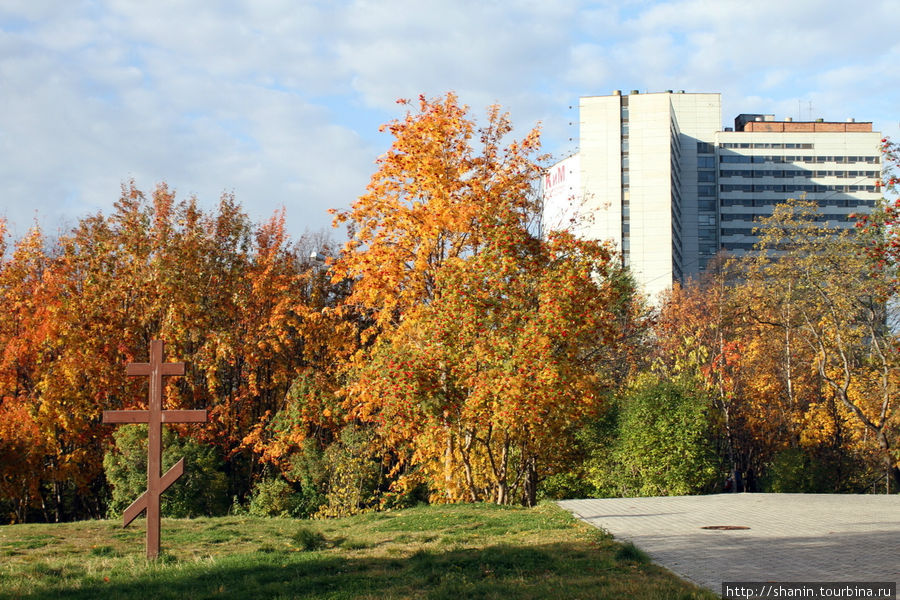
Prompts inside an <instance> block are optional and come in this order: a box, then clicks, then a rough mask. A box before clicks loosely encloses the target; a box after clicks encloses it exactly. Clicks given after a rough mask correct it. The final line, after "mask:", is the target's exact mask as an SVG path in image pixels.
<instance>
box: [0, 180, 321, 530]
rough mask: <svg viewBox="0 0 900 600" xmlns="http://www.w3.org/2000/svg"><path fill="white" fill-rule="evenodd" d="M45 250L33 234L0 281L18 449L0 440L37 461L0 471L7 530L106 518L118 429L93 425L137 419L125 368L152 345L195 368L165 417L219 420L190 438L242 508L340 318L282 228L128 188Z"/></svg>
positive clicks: (134, 386) (178, 382)
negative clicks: (327, 317) (26, 507)
mask: <svg viewBox="0 0 900 600" xmlns="http://www.w3.org/2000/svg"><path fill="white" fill-rule="evenodd" d="M45 245H46V244H45V242H44V240H43V238H42V237H41V235H40V232H38V231H34V232H32V233H31V234H30V235H29V236H26V238H24V239H23V240H21V241H20V242H19V244H18V245H17V247H16V250H15V252H14V253H13V254H12V256H11V257H10V258H9V259H8V260H5V261H4V262H3V264H2V265H0V269H2V270H0V295H2V300H3V305H4V306H5V307H6V310H4V311H3V314H2V315H0V336H2V339H0V347H2V348H3V349H4V350H3V357H2V362H0V398H2V402H3V404H2V406H0V431H4V432H5V431H7V430H10V431H16V436H17V437H7V436H6V435H4V436H3V437H2V440H3V441H2V442H0V444H2V450H0V451H2V452H11V453H15V452H16V451H17V450H16V449H20V448H23V447H28V448H31V449H32V450H30V451H29V452H30V453H25V454H23V455H22V458H18V459H17V460H16V461H9V462H7V461H3V462H2V464H0V470H2V471H3V476H2V481H3V486H4V487H3V489H2V490H0V491H2V494H3V499H8V501H12V502H13V504H15V507H16V513H17V515H16V516H15V517H14V518H17V519H20V520H21V519H22V518H24V517H25V512H23V510H21V508H20V507H21V505H22V503H23V502H25V501H26V499H27V503H30V505H31V507H32V508H34V507H35V506H38V507H43V508H44V511H45V514H44V518H55V519H61V518H70V517H73V516H87V515H101V514H102V512H103V505H102V501H101V498H102V496H103V494H102V492H103V486H104V485H105V483H104V479H103V477H102V456H103V453H104V452H105V450H106V449H107V448H108V446H109V435H110V433H111V429H112V428H110V427H106V426H103V425H101V424H100V415H101V412H102V411H103V410H104V409H121V408H125V407H129V406H138V407H139V406H141V403H142V402H143V398H145V397H146V395H145V394H142V393H141V392H140V386H141V382H139V381H135V380H134V379H133V378H126V376H125V368H124V365H125V364H126V363H128V362H132V361H135V360H142V359H146V356H145V355H146V352H147V348H148V345H149V342H150V340H151V339H163V340H165V341H166V350H167V354H168V357H169V358H170V359H171V360H176V361H184V362H186V363H187V364H188V365H189V368H188V372H187V373H186V375H185V377H179V378H174V379H172V380H171V381H170V382H169V384H168V386H167V388H166V392H165V393H166V396H167V397H166V399H165V403H166V406H167V407H170V408H199V407H208V408H209V409H210V414H211V419H210V422H209V424H208V426H207V427H206V428H205V429H204V428H197V429H198V431H197V432H196V433H192V435H196V436H198V437H199V438H200V439H201V441H205V442H207V443H211V444H215V445H218V446H219V447H221V448H222V450H223V451H224V453H225V455H226V456H227V457H229V458H232V459H234V460H232V461H231V463H230V470H231V474H232V484H233V488H234V491H235V492H236V493H238V494H244V493H246V491H247V488H248V487H249V477H247V476H248V474H252V472H253V471H254V470H255V467H254V465H255V464H257V463H256V461H255V460H247V459H248V458H252V457H261V456H262V455H263V454H264V453H265V451H266V444H265V443H264V442H265V440H261V438H260V436H259V435H254V432H256V431H258V430H259V429H260V428H261V427H262V426H264V425H265V424H266V423H268V421H269V420H270V419H271V416H272V415H273V414H275V413H277V412H278V410H279V409H280V408H282V406H283V405H284V402H285V398H286V397H287V390H288V389H289V388H290V386H291V384H292V382H293V381H294V380H295V379H296V378H297V377H298V376H299V375H301V374H303V373H305V372H308V371H310V370H314V369H315V368H316V366H317V365H318V364H319V363H320V361H322V360H325V355H324V351H323V350H322V347H323V343H322V341H321V340H320V339H318V338H317V337H315V336H317V335H319V334H322V333H323V331H328V332H329V335H331V333H330V332H333V331H334V329H335V327H334V326H332V327H328V326H327V324H325V323H323V318H322V316H321V315H320V313H321V311H320V310H319V308H320V307H321V305H324V304H327V303H329V302H330V303H332V304H334V303H335V302H336V298H334V297H332V296H331V295H330V293H329V292H328V289H330V287H331V286H330V285H329V284H328V283H327V281H326V280H325V279H324V277H323V276H322V274H320V273H317V272H316V271H314V270H313V269H311V268H310V266H309V265H308V264H307V263H306V262H305V261H303V260H301V257H300V254H299V247H298V246H297V245H295V244H293V243H291V242H290V240H289V239H288V237H287V235H286V233H285V230H284V218H283V214H276V215H275V216H274V217H273V218H272V219H271V220H270V221H269V222H267V223H265V224H263V225H261V226H258V227H254V226H253V225H252V224H251V223H250V221H249V219H248V218H247V216H246V215H245V214H244V213H243V212H242V211H241V210H240V207H239V206H238V205H237V204H236V203H235V201H234V199H233V198H232V197H231V196H229V195H225V196H223V198H222V200H221V202H220V204H219V206H218V210H217V211H215V212H214V213H211V214H206V213H204V211H202V210H201V209H200V208H199V207H198V206H197V203H196V201H195V200H194V199H189V200H187V201H181V202H176V200H175V195H174V193H173V192H172V191H171V190H169V189H168V188H167V187H166V186H165V185H164V184H162V185H159V186H158V187H157V188H156V189H155V190H154V191H153V193H152V194H151V195H150V197H146V196H145V195H144V193H143V192H141V191H140V190H139V189H137V188H136V187H135V186H134V184H133V183H132V184H129V185H126V186H124V187H123V190H122V195H121V197H120V199H119V200H118V201H117V203H116V205H115V209H114V211H113V213H112V214H111V215H109V216H102V215H95V216H91V217H88V218H85V219H82V220H81V221H80V222H79V223H78V224H77V225H76V227H74V228H73V229H72V231H71V232H69V233H67V234H65V235H63V236H61V237H60V239H59V240H58V241H57V243H56V244H55V246H54V247H53V249H52V250H49V251H45V249H44V246H45ZM326 346H327V344H326ZM36 439H37V440H40V443H39V444H34V443H32V442H33V441H34V440H36ZM7 448H10V450H7ZM241 457H243V458H241ZM23 461H24V462H23ZM10 486H12V487H15V486H18V488H17V489H18V490H19V491H18V492H15V493H14V492H13V491H7V488H8V487H10ZM67 497H74V498H73V499H71V500H66V498H67ZM17 499H18V500H17Z"/></svg>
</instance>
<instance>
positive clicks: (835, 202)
mask: <svg viewBox="0 0 900 600" xmlns="http://www.w3.org/2000/svg"><path fill="white" fill-rule="evenodd" d="M780 200H781V198H759V197H757V198H752V197H751V198H722V199H721V200H720V201H719V202H720V204H721V205H722V206H760V207H761V206H766V207H771V206H772V205H773V204H775V203H776V202H779V201H780ZM816 204H818V205H819V206H840V207H844V208H856V207H860V206H872V205H873V202H872V201H866V200H859V199H857V198H833V197H831V198H819V199H818V200H816Z"/></svg>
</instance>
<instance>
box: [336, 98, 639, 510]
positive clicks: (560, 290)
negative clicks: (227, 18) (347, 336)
mask: <svg viewBox="0 0 900 600" xmlns="http://www.w3.org/2000/svg"><path fill="white" fill-rule="evenodd" d="M386 128H387V129H388V130H389V131H390V132H391V134H392V135H393V136H394V138H395V141H394V144H393V146H392V147H391V149H390V150H389V151H388V153H387V154H385V155H384V156H382V157H381V158H380V159H379V170H378V172H377V173H376V174H375V175H374V176H373V177H372V181H371V183H370V184H369V187H368V192H367V193H366V194H365V195H364V196H362V197H361V198H360V199H359V200H358V201H357V203H356V204H354V205H353V207H352V208H351V209H350V210H348V211H345V212H341V213H338V214H337V217H336V224H340V223H347V224H348V225H349V231H350V233H351V235H352V237H351V240H350V241H349V242H348V244H347V246H346V247H345V249H344V251H343V252H342V253H341V255H340V256H339V257H338V259H337V260H336V261H335V264H334V267H333V276H334V277H335V279H336V280H340V279H345V278H350V279H352V280H353V282H354V285H353V291H352V292H351V293H350V295H349V297H348V299H347V303H348V306H350V307H353V308H354V309H355V310H358V311H359V312H360V313H361V314H363V315H365V316H366V317H367V318H368V319H369V320H370V322H371V326H370V327H369V328H368V329H367V330H366V331H365V332H364V333H363V341H364V342H366V345H365V346H364V347H363V348H362V349H361V350H360V351H359V352H358V353H357V354H356V355H355V356H354V358H353V360H352V361H351V362H350V363H349V366H348V370H347V373H346V376H347V384H346V386H345V388H344V390H343V394H344V398H345V400H344V403H345V407H346V410H347V413H348V416H349V417H350V418H353V419H357V420H359V421H361V422H363V423H368V424H369V425H370V426H372V427H374V428H375V430H376V432H377V433H378V435H379V438H380V439H381V441H382V443H383V445H384V448H385V451H386V452H387V453H388V454H389V455H390V458H389V460H390V462H391V465H392V467H393V473H394V475H395V476H397V481H396V485H397V486H400V487H402V486H403V485H405V484H409V485H411V484H412V483H414V482H415V481H422V480H424V481H426V482H427V483H428V484H429V486H430V488H431V490H432V497H433V499H434V500H439V501H459V500H471V501H475V500H490V501H494V502H498V503H508V502H512V501H515V500H520V501H522V502H524V503H526V504H531V503H533V502H534V501H535V497H536V486H537V484H538V481H539V480H540V478H541V477H542V476H543V475H545V474H547V473H550V472H553V470H554V469H559V468H560V465H559V464H557V463H556V462H555V460H556V457H562V456H564V455H565V451H566V448H567V444H568V442H569V441H570V440H571V438H572V435H573V433H574V430H575V428H576V427H577V425H578V424H580V423H581V422H582V421H583V419H584V418H586V416H588V415H591V414H595V413H596V411H597V409H598V407H599V406H600V405H601V403H602V402H603V397H604V392H605V391H606V390H607V389H608V387H609V386H610V385H611V382H612V374H611V373H612V371H614V368H613V365H612V363H613V362H614V361H613V360H612V357H613V355H614V354H615V350H616V349H617V348H618V346H620V345H621V344H622V343H623V340H624V338H625V336H626V335H627V333H628V332H629V331H630V329H629V328H636V327H637V325H636V324H635V319H634V304H633V302H634V295H633V290H632V287H631V285H630V283H629V280H628V279H627V278H626V277H624V276H622V274H621V273H620V271H619V269H618V268H617V266H616V265H617V261H616V260H614V257H613V256H612V253H611V251H610V250H609V248H608V247H607V246H605V245H603V244H597V243H594V242H584V241H579V240H576V239H575V238H573V237H572V236H570V235H568V234H554V235H548V236H547V237H542V236H540V235H539V231H538V230H537V228H536V222H537V218H538V215H539V214H540V210H539V209H540V206H539V202H538V199H537V197H536V195H535V193H534V189H533V185H534V182H535V181H537V179H538V176H539V174H540V172H541V168H540V165H539V163H538V162H537V161H536V159H535V154H536V153H537V151H538V131H537V130H532V131H530V132H529V133H527V134H526V135H525V137H524V138H522V139H521V140H519V141H514V142H511V143H509V144H508V145H505V146H504V145H503V140H504V138H505V136H506V135H507V134H509V133H510V132H511V130H512V126H511V124H510V121H509V118H508V116H507V115H505V114H502V113H501V112H500V111H499V109H498V108H497V107H492V108H491V109H490V110H489V111H488V119H487V124H486V125H485V126H484V127H483V128H481V129H476V126H475V124H474V123H473V122H472V121H471V120H470V119H469V118H468V117H467V115H466V108H465V107H461V106H459V105H458V104H457V101H456V97H455V96H454V95H453V94H448V95H446V96H445V97H443V98H439V99H435V100H426V99H424V98H420V99H419V102H418V110H417V111H416V112H412V111H411V112H409V113H408V114H407V115H406V117H405V118H404V119H403V120H398V121H394V122H392V123H390V124H389V125H387V126H386ZM476 143H477V144H478V145H479V147H478V149H477V150H476V148H475V147H473V146H474V145H475V144H476Z"/></svg>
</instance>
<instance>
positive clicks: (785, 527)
mask: <svg viewBox="0 0 900 600" xmlns="http://www.w3.org/2000/svg"><path fill="white" fill-rule="evenodd" d="M559 504H560V506H562V507H563V508H564V509H566V510H568V511H571V512H572V513H573V514H574V515H575V516H576V517H578V518H580V519H582V520H584V521H586V522H588V523H590V524H591V525H594V526H596V527H600V528H602V529H605V530H606V531H608V532H610V533H611V534H612V535H613V536H615V537H616V538H617V539H620V540H630V541H632V542H634V544H635V545H636V546H637V547H638V548H640V549H642V550H644V551H645V552H647V553H648V554H649V555H650V557H651V558H652V559H653V561H654V562H656V563H657V564H660V565H662V566H664V567H666V568H667V569H669V570H671V571H674V572H675V573H677V574H678V575H680V576H682V577H684V578H685V579H688V580H690V581H693V582H694V583H697V584H699V585H702V586H705V587H707V588H709V589H711V590H713V591H714V592H716V593H720V592H721V589H722V588H721V586H722V582H723V581H745V582H750V581H760V582H765V581H778V582H790V581H794V582H797V581H803V582H830V581H880V582H884V581H894V582H898V581H900V496H897V495H892V496H876V495H872V496H864V495H826V494H719V495H714V496H676V497H669V498H608V499H602V500H566V501H563V502H560V503H559ZM714 525H737V526H743V527H749V529H742V530H731V531H727V530H707V529H702V528H703V527H707V526H714Z"/></svg>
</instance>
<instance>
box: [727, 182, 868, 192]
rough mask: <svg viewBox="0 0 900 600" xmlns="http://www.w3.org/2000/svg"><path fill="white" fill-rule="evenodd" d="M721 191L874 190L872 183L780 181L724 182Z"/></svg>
mask: <svg viewBox="0 0 900 600" xmlns="http://www.w3.org/2000/svg"><path fill="white" fill-rule="evenodd" d="M719 191H722V192H787V193H791V192H812V193H820V194H821V193H825V192H844V193H853V192H876V191H877V189H876V187H875V186H874V185H813V184H806V185H804V184H794V185H782V184H780V183H766V184H749V183H730V184H728V183H726V184H723V185H720V186H719Z"/></svg>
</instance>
